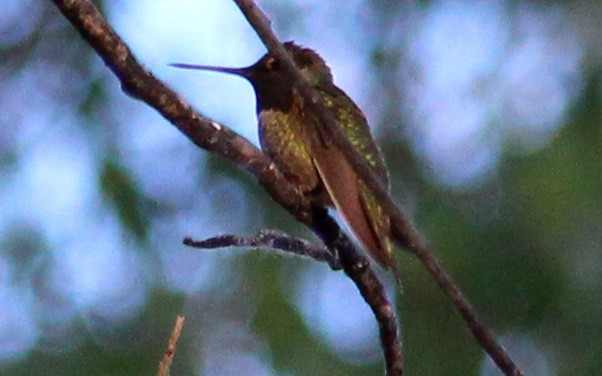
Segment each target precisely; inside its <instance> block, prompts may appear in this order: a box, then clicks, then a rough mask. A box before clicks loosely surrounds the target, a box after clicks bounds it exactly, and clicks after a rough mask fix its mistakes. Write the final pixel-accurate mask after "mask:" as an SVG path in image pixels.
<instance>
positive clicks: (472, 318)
mask: <svg viewBox="0 0 602 376" xmlns="http://www.w3.org/2000/svg"><path fill="white" fill-rule="evenodd" d="M234 2H235V3H236V4H237V5H238V7H239V8H240V10H241V11H242V12H243V14H244V15H245V17H246V18H247V20H248V21H249V23H250V24H251V26H252V27H253V29H254V30H255V31H256V32H257V35H259V37H260V38H261V40H262V41H263V43H264V44H265V45H266V47H267V48H268V50H269V51H270V52H271V53H273V54H275V55H276V56H278V57H279V58H280V59H281V60H283V61H284V62H285V66H286V69H287V70H288V73H290V75H291V77H292V78H293V80H292V81H293V84H294V85H295V86H296V87H297V89H298V90H299V92H300V93H301V95H302V96H303V97H304V98H305V99H306V101H307V103H308V104H309V105H310V106H311V107H312V109H313V111H314V114H315V115H316V116H317V118H318V119H319V120H320V123H321V125H322V126H324V127H325V131H327V132H328V133H329V134H330V136H332V138H333V140H334V142H335V144H336V145H337V146H338V147H339V148H340V150H341V151H342V153H343V155H344V157H345V159H346V160H347V161H348V162H349V163H350V164H351V166H353V169H354V171H355V172H356V173H357V174H358V177H359V178H360V179H361V180H362V181H364V183H366V185H367V186H368V188H369V189H370V190H371V191H372V193H373V194H374V195H375V197H376V198H377V200H378V202H379V203H380V204H381V205H382V206H383V208H384V210H385V212H386V213H387V215H388V216H389V218H390V220H391V228H392V235H393V239H394V240H395V243H396V244H397V245H398V246H399V247H403V248H406V249H408V250H409V251H410V252H411V253H413V254H414V255H415V256H416V257H417V258H418V259H419V260H420V262H421V263H422V264H423V266H424V267H425V268H426V269H427V271H428V272H429V273H430V274H431V276H432V277H433V278H434V279H435V280H436V281H437V283H438V284H439V286H440V287H441V289H442V290H443V292H444V293H445V295H447V297H448V298H449V299H450V300H451V301H452V303H453V304H454V306H455V307H456V309H457V310H458V311H459V312H460V314H461V315H462V318H463V319H464V321H465V322H466V324H467V326H468V328H469V329H470V331H471V332H472V334H473V336H474V337H475V339H476V340H477V342H478V343H479V344H480V345H481V347H482V348H483V349H484V350H485V351H486V352H487V354H489V356H490V357H491V358H492V359H493V361H494V362H495V363H496V364H497V366H498V367H499V368H500V369H501V370H502V371H503V372H504V373H505V374H506V375H511V376H518V375H522V372H521V371H520V369H519V368H518V366H517V365H516V364H515V363H514V361H513V360H512V358H510V355H509V354H508V352H507V351H506V350H505V349H504V348H503V347H502V346H501V344H499V343H498V342H497V341H496V339H495V338H494V336H493V334H492V332H491V331H490V330H489V329H488V328H487V327H486V326H485V325H484V324H482V323H481V322H480V320H479V318H478V316H477V314H476V311H475V310H474V308H473V307H472V305H471V304H470V303H469V302H468V301H467V300H466V298H464V297H463V295H462V293H461V291H460V289H459V287H458V286H457V285H456V283H455V282H454V281H453V280H452V278H451V277H450V276H449V275H448V274H447V273H446V272H445V270H444V269H443V266H442V265H441V264H440V263H439V262H438V261H437V259H436V258H435V257H434V256H433V254H432V252H431V251H430V249H429V246H428V245H427V243H426V242H425V241H424V239H423V238H422V236H421V235H420V234H419V233H418V232H417V231H416V230H415V229H414V227H413V226H412V224H411V221H410V220H409V219H408V217H407V216H406V215H405V214H404V213H402V212H401V210H400V209H399V208H398V207H397V206H396V205H395V203H394V202H393V200H392V199H391V197H390V195H389V193H388V192H387V190H386V189H385V188H384V187H383V186H382V184H381V183H380V179H378V177H377V176H376V174H375V173H374V171H373V170H372V169H371V168H370V166H369V165H368V163H367V162H366V160H365V159H364V158H361V157H360V156H359V155H358V154H357V152H356V151H355V148H354V147H353V145H351V142H350V141H349V140H348V139H347V138H346V137H345V135H344V133H343V130H342V129H341V127H340V126H339V125H338V123H337V121H336V119H335V118H334V116H333V115H332V114H331V112H330V111H329V110H328V107H327V106H326V103H324V100H323V98H322V97H321V95H320V93H319V92H318V91H317V90H315V89H314V88H313V87H312V86H311V85H310V84H309V82H307V80H306V79H305V78H304V77H303V74H302V73H301V71H300V70H299V69H298V68H297V67H296V66H295V64H294V62H293V60H292V58H291V57H290V56H289V54H288V52H287V51H286V50H285V49H284V46H283V45H282V44H281V43H280V42H279V40H278V38H277V37H276V35H275V34H274V32H273V31H272V29H271V26H270V23H269V20H268V18H267V17H266V15H265V14H264V13H263V12H262V11H261V9H259V7H258V6H257V5H256V4H255V2H254V1H253V0H234Z"/></svg>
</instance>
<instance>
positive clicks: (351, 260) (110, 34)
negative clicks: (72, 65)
mask: <svg viewBox="0 0 602 376" xmlns="http://www.w3.org/2000/svg"><path fill="white" fill-rule="evenodd" d="M53 2H54V3H55V4H56V5H57V7H58V8H59V10H60V11H61V12H62V13H63V15H64V16H65V18H67V19H68V20H69V21H70V22H71V24H72V25H73V26H74V27H75V28H76V29H77V31H78V32H79V33H80V35H81V36H82V38H83V39H84V40H86V41H87V43H88V44H89V45H90V46H91V47H92V48H93V49H94V50H95V51H96V53H97V54H98V55H99V56H100V57H101V58H102V59H103V61H104V62H105V64H106V65H107V66H108V67H109V69H110V70H111V71H112V72H113V73H114V74H115V75H116V76H117V78H118V79H119V81H120V82H121V86H122V88H123V90H124V91H125V92H126V93H127V94H129V95H131V96H132V97H134V98H137V99H140V100H142V101H144V102H146V103H147V104H148V105H150V106H151V107H153V108H155V109H156V110H157V111H158V112H159V113H160V114H161V115H162V116H163V117H165V118H166V119H167V120H168V121H170V122H171V123H172V124H173V125H175V126H176V127H177V128H178V129H179V130H180V131H181V132H182V133H183V134H184V135H186V137H188V138H189V139H190V140H191V141H192V142H193V143H194V144H196V145H197V146H199V147H201V148H203V149H205V150H207V151H210V152H213V153H216V154H218V155H220V156H222V157H224V158H226V159H228V160H230V161H232V162H234V163H235V164H237V165H239V166H241V167H242V168H244V169H246V170H247V171H249V172H250V173H251V174H253V175H254V176H255V177H256V178H257V180H258V181H259V182H260V183H261V184H262V185H263V187H264V188H265V189H266V190H267V191H268V193H269V194H270V195H271V196H272V198H273V199H274V200H275V201H276V202H277V203H278V204H280V205H281V206H283V207H284V208H285V209H286V210H287V211H288V212H289V213H291V214H292V215H293V216H294V217H295V218H296V219H297V220H298V221H300V222H301V223H303V224H305V225H306V226H308V227H309V228H310V229H312V231H314V232H315V233H316V234H318V236H319V237H320V238H321V239H322V240H323V241H324V243H325V245H326V246H327V247H328V249H329V250H331V251H333V252H335V253H336V254H337V255H338V256H339V258H340V260H341V264H342V266H343V269H344V271H345V273H346V274H347V275H348V276H349V277H350V278H351V279H352V280H353V282H354V283H355V285H356V286H357V288H358V290H359V291H360V293H361V295H362V297H363V298H364V300H365V301H366V303H367V304H368V305H369V306H370V308H371V309H372V311H373V312H374V315H375V318H376V320H377V321H378V324H379V328H380V338H381V346H382V348H383V352H384V355H385V363H386V371H387V375H401V374H402V369H403V357H402V352H401V343H400V341H399V335H398V327H397V319H396V316H395V313H394V311H393V309H392V307H391V304H390V302H389V301H388V299H387V297H386V294H385V291H384V287H383V285H382V283H381V282H380V281H379V279H378V277H377V276H376V274H375V272H374V271H373V270H372V269H371V268H370V267H369V261H368V260H367V259H366V257H365V256H364V255H363V254H362V253H361V252H359V251H358V250H357V249H356V248H355V247H354V246H353V244H352V242H351V241H350V240H349V238H348V237H347V236H346V235H345V233H344V232H343V231H342V230H341V229H340V227H339V226H338V225H337V224H336V222H335V221H334V220H333V219H332V218H331V217H329V216H328V215H327V212H326V210H325V209H323V208H318V207H314V206H312V205H310V203H309V202H308V201H307V200H306V199H305V198H304V197H303V196H302V195H301V194H300V193H299V192H298V191H297V189H296V188H295V187H294V186H293V185H291V184H289V183H288V181H287V180H286V179H285V178H284V177H283V175H282V174H281V173H280V172H279V171H278V170H277V169H276V168H275V166H274V164H273V163H272V161H271V160H270V159H269V158H268V157H267V156H266V155H265V154H263V153H262V152H261V151H260V150H258V149H257V148H255V147H254V146H253V144H251V143H250V142H249V141H247V140H246V139H244V138H243V137H241V136H239V135H238V134H236V133H235V132H233V131H232V130H230V129H229V128H227V127H226V126H224V125H221V124H219V123H217V122H215V121H213V120H211V119H208V118H206V117H204V116H203V115H201V114H199V113H198V112H196V111H195V110H194V109H192V107H191V106H190V105H189V104H188V103H187V102H186V101H184V99H183V98H182V97H180V96H179V95H178V94H177V93H176V92H175V91H173V90H172V89H171V88H169V87H168V86H167V85H165V84H164V83H163V82H161V81H159V80H158V79H157V78H155V77H154V76H153V75H152V74H151V73H150V72H149V71H148V70H146V69H145V68H143V67H142V66H141V65H140V64H139V63H138V62H137V61H136V59H135V58H134V56H133V54H132V53H131V51H130V50H129V48H128V47H127V45H125V43H124V42H123V41H122V40H121V38H119V36H118V35H117V34H116V33H115V32H114V31H113V29H112V28H111V27H110V26H109V25H108V24H107V22H106V21H105V19H104V18H103V17H102V15H101V14H100V13H99V12H98V10H97V9H96V8H95V7H94V5H93V4H92V3H91V2H90V1H89V0H53Z"/></svg>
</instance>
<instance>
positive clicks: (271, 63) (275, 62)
mask: <svg viewBox="0 0 602 376" xmlns="http://www.w3.org/2000/svg"><path fill="white" fill-rule="evenodd" d="M266 66H267V67H268V69H269V70H271V71H278V70H280V69H282V61H280V59H278V58H276V57H271V58H269V59H268V61H267V62H266Z"/></svg>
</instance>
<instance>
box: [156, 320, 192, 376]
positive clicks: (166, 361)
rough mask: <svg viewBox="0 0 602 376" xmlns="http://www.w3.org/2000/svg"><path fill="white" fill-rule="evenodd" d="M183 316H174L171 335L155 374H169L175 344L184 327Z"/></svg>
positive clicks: (165, 375) (163, 375) (174, 352)
mask: <svg viewBox="0 0 602 376" xmlns="http://www.w3.org/2000/svg"><path fill="white" fill-rule="evenodd" d="M185 320H186V319H185V318H184V316H178V317H176V321H175V323H174V326H173V330H172V331H171V336H170V337H169V341H168V342H167V350H165V352H164V353H163V359H161V361H160V362H159V369H158V370H157V376H169V369H170V367H171V362H173V358H174V355H175V354H176V346H177V345H178V339H179V338H180V334H182V328H183V327H184V321H185Z"/></svg>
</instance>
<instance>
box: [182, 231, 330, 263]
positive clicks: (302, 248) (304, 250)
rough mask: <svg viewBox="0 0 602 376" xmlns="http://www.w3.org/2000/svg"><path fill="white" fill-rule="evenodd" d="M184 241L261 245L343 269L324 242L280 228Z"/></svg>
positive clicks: (199, 245)
mask: <svg viewBox="0 0 602 376" xmlns="http://www.w3.org/2000/svg"><path fill="white" fill-rule="evenodd" d="M183 243H184V244H185V245H187V246H190V247H195V248H202V249H214V248H225V247H259V248H264V249H270V250H278V251H282V252H285V253H289V254H294V255H297V256H302V257H308V258H311V259H312V260H315V261H318V262H325V263H327V264H328V265H329V266H330V267H331V268H332V269H333V270H340V269H341V262H340V261H339V259H338V257H337V256H336V255H334V254H333V253H332V252H331V251H330V250H329V249H328V248H326V246H324V245H323V244H315V243H312V242H309V241H307V240H305V239H301V238H296V237H293V236H290V235H288V234H286V233H284V232H282V231H278V230H268V229H264V230H261V231H260V232H259V233H258V234H257V235H256V236H238V235H231V234H227V235H219V236H215V237H212V238H208V239H203V240H193V239H191V238H184V241H183Z"/></svg>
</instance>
